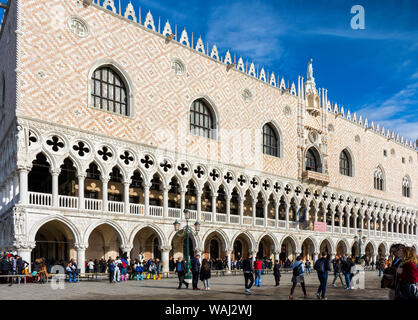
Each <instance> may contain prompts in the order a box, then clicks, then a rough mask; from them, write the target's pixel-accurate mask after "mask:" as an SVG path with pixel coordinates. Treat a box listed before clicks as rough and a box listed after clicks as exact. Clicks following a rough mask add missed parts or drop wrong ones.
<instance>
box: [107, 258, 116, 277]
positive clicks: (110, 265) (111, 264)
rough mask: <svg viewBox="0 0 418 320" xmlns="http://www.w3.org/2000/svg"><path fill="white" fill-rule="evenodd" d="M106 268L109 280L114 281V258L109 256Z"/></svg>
mask: <svg viewBox="0 0 418 320" xmlns="http://www.w3.org/2000/svg"><path fill="white" fill-rule="evenodd" d="M107 269H108V271H109V282H110V283H115V260H113V259H111V258H109V260H107Z"/></svg>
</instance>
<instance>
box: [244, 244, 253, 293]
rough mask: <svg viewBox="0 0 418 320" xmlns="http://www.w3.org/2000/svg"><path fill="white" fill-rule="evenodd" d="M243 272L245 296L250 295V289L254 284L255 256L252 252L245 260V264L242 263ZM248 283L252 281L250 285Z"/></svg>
mask: <svg viewBox="0 0 418 320" xmlns="http://www.w3.org/2000/svg"><path fill="white" fill-rule="evenodd" d="M242 271H244V279H245V294H248V295H250V294H251V291H250V289H251V287H252V286H253V284H254V276H253V273H254V269H253V255H252V254H251V252H250V253H249V254H248V257H247V258H246V259H244V262H243V263H242ZM248 281H250V283H249V284H248Z"/></svg>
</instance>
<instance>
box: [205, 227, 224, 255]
mask: <svg viewBox="0 0 418 320" xmlns="http://www.w3.org/2000/svg"><path fill="white" fill-rule="evenodd" d="M211 235H217V236H219V239H220V240H221V242H222V247H223V248H224V250H225V251H227V250H229V248H230V242H229V239H228V235H227V234H226V232H225V231H224V230H223V229H209V230H208V231H206V233H205V235H204V236H203V237H202V244H203V245H205V243H206V241H207V240H208V239H209V237H210V236H211Z"/></svg>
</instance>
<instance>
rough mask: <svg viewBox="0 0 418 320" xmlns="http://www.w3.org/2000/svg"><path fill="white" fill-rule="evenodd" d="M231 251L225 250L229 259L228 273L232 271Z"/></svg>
mask: <svg viewBox="0 0 418 320" xmlns="http://www.w3.org/2000/svg"><path fill="white" fill-rule="evenodd" d="M231 253H232V251H230V250H228V251H226V252H225V254H226V259H227V263H228V266H227V267H228V268H227V273H228V274H229V273H231Z"/></svg>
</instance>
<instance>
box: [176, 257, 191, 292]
mask: <svg viewBox="0 0 418 320" xmlns="http://www.w3.org/2000/svg"><path fill="white" fill-rule="evenodd" d="M176 273H177V276H178V277H179V286H178V288H177V289H181V287H182V285H183V284H184V285H185V286H186V289H189V284H188V283H187V282H186V281H184V277H185V276H186V274H187V266H186V263H185V262H184V260H183V257H179V258H178V259H177V263H176Z"/></svg>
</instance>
